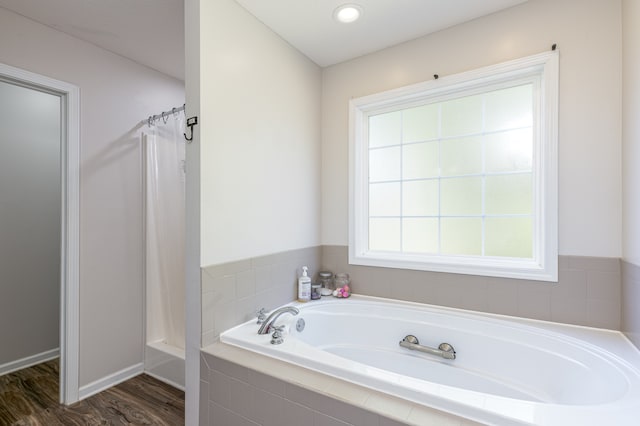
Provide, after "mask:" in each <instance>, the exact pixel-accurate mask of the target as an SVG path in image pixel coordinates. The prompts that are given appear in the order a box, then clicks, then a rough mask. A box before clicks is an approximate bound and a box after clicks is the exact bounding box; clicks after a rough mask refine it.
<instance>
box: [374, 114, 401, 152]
mask: <svg viewBox="0 0 640 426" xmlns="http://www.w3.org/2000/svg"><path fill="white" fill-rule="evenodd" d="M401 136H402V116H401V113H400V111H395V112H389V113H386V114H380V115H373V116H371V117H369V147H370V148H375V147H379V146H388V145H399V144H400V142H401Z"/></svg>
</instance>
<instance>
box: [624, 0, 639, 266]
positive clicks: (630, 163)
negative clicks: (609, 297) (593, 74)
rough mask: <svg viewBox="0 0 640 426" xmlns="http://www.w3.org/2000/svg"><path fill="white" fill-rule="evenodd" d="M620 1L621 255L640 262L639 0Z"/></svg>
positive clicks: (628, 259) (637, 262) (632, 261)
mask: <svg viewBox="0 0 640 426" xmlns="http://www.w3.org/2000/svg"><path fill="white" fill-rule="evenodd" d="M622 5H623V14H622V16H623V23H622V25H623V41H622V45H623V55H624V56H623V58H624V60H623V68H622V73H623V83H622V84H623V96H622V100H623V110H622V154H623V155H622V159H623V164H622V170H623V180H622V190H623V210H622V216H623V230H624V231H623V233H622V235H623V249H622V256H623V258H624V259H625V260H627V261H629V262H631V263H635V264H636V265H640V168H639V167H638V165H639V164H640V120H638V116H639V115H640V2H638V1H636V0H624V1H623V2H622Z"/></svg>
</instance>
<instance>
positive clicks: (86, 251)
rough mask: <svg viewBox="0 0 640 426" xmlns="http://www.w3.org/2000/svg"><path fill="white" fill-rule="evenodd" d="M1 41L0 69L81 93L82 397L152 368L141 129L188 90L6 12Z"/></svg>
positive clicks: (0, 21) (0, 17) (1, 15)
mask: <svg viewBox="0 0 640 426" xmlns="http://www.w3.org/2000/svg"><path fill="white" fill-rule="evenodd" d="M0 40H2V41H1V42H0V62H2V63H5V64H7V65H11V66H14V67H18V68H22V69H24V70H27V71H31V72H35V73H38V74H41V75H44V76H47V77H51V78H55V79H57V80H62V81H66V82H68V83H70V84H73V85H75V86H78V87H79V88H80V252H81V256H80V318H79V322H80V324H79V327H80V349H79V352H80V353H79V363H80V365H79V382H80V388H81V391H82V389H83V388H84V387H85V386H87V385H90V384H92V383H95V382H100V381H102V380H104V379H106V380H107V382H108V380H109V378H110V377H112V375H113V374H115V373H118V372H121V371H123V370H124V371H127V370H129V369H131V368H132V367H136V368H137V367H140V366H141V364H142V362H143V356H144V353H143V340H144V339H143V335H144V327H143V325H144V317H143V294H144V293H143V281H142V276H143V264H144V262H143V256H142V253H143V247H144V246H143V239H142V236H143V232H142V223H143V221H142V201H143V200H142V183H141V144H140V131H141V128H142V126H141V125H139V123H140V121H141V120H143V119H145V118H146V117H148V116H149V115H151V114H157V113H158V112H160V111H162V110H164V111H166V110H167V109H170V108H171V107H173V106H178V105H182V104H183V103H184V83H183V82H181V81H178V80H176V79H174V78H171V77H168V76H166V75H164V74H161V73H159V72H157V71H154V70H152V69H150V68H147V67H144V66H142V65H140V64H137V63H135V62H133V61H131V60H128V59H125V58H123V57H122V56H118V55H116V54H114V53H111V52H108V51H106V50H104V49H100V48H98V47H96V46H94V45H92V44H90V43H86V42H83V41H81V40H79V39H76V38H74V37H71V36H69V35H66V34H64V33H62V32H60V31H56V30H54V29H52V28H50V27H46V26H44V25H41V24H39V23H37V22H34V21H31V20H29V19H26V18H24V17H22V16H20V15H17V14H15V13H12V12H9V11H8V10H6V9H3V8H0ZM56 322H57V321H56Z"/></svg>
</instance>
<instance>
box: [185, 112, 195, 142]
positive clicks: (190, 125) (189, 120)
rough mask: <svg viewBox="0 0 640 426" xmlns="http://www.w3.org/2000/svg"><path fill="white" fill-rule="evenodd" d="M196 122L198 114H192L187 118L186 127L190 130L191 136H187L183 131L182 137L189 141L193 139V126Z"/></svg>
mask: <svg viewBox="0 0 640 426" xmlns="http://www.w3.org/2000/svg"><path fill="white" fill-rule="evenodd" d="M197 124H198V116H197V115H194V116H193V117H189V118H187V127H188V128H189V130H191V136H190V137H187V134H186V133H183V135H184V138H185V139H186V140H187V142H188V143H190V142H191V141H192V140H193V126H195V125H197Z"/></svg>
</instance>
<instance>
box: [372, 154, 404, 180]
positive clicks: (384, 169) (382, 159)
mask: <svg viewBox="0 0 640 426" xmlns="http://www.w3.org/2000/svg"><path fill="white" fill-rule="evenodd" d="M400 168H401V163H400V147H399V146H397V147H393V148H381V149H372V150H370V151H369V181H370V182H385V181H390V180H400V176H401V172H400Z"/></svg>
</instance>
